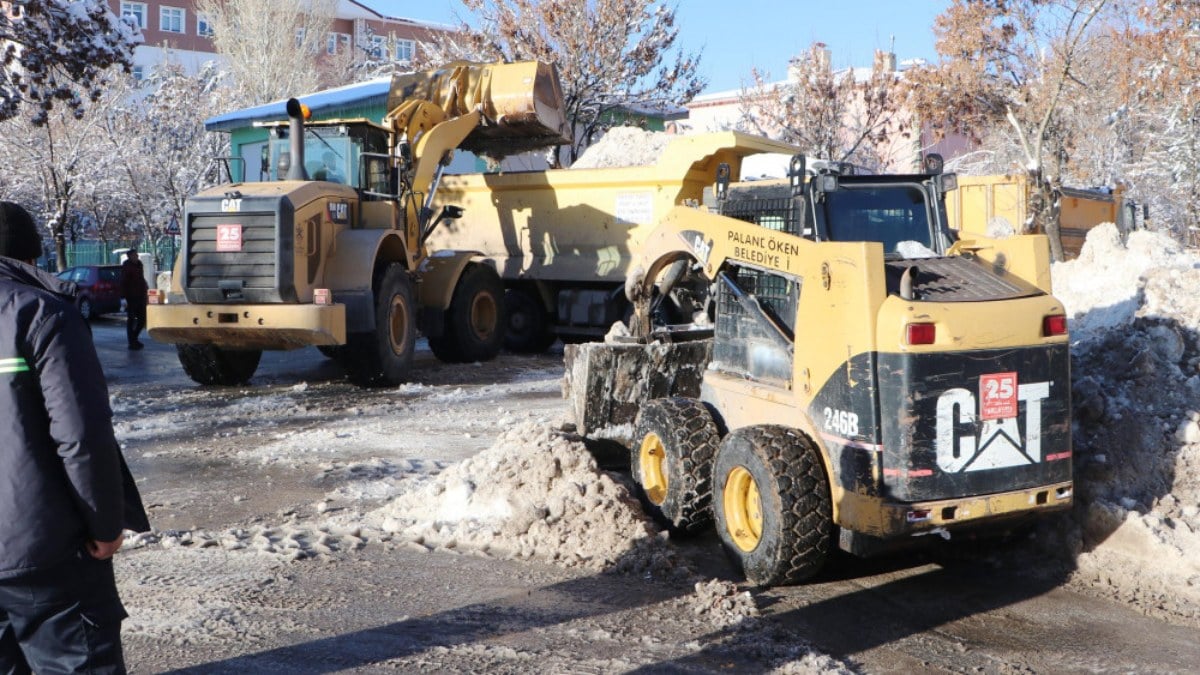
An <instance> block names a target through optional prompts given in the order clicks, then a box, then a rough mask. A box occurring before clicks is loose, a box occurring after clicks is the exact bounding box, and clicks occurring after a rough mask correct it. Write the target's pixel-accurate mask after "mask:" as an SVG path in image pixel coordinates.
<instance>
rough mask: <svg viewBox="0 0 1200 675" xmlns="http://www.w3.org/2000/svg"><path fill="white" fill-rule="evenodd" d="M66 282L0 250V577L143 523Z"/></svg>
mask: <svg viewBox="0 0 1200 675" xmlns="http://www.w3.org/2000/svg"><path fill="white" fill-rule="evenodd" d="M73 291H74V288H73V284H68V283H65V282H63V281H61V280H59V279H58V278H57V277H54V276H52V275H49V274H46V273H44V272H41V271H39V270H37V269H36V268H34V267H31V266H29V265H25V264H23V263H20V262H17V261H15V260H12V259H11V258H3V257H0V578H9V577H14V576H17V575H20V574H23V573H26V572H30V571H33V570H36V569H39V568H43V567H48V566H51V565H54V564H56V563H60V562H62V561H64V560H66V559H67V558H68V557H70V556H72V555H75V553H76V552H78V551H79V550H80V548H81V547H82V546H83V545H84V543H85V542H86V541H87V540H89V539H92V540H96V541H112V540H113V539H116V538H117V536H118V535H120V533H121V530H122V529H132V530H138V531H145V530H148V529H150V526H149V523H148V522H147V519H146V512H145V510H144V509H143V507H142V503H141V498H140V497H139V496H138V493H137V487H136V486H135V485H134V483H133V478H132V476H131V475H130V474H129V469H128V467H126V466H125V460H124V458H123V457H122V456H121V449H120V446H119V445H118V444H117V440H116V437H115V436H114V434H113V427H112V409H111V408H110V407H109V403H108V385H107V384H106V383H105V380H104V372H103V371H102V370H101V368H100V360H99V358H97V356H96V347H95V345H94V344H92V337H91V332H90V330H89V329H88V326H87V324H86V323H85V322H84V320H83V317H82V316H80V314H79V311H78V310H76V309H75V306H74V304H73V303H72V302H71V298H70V296H71V295H72V293H73Z"/></svg>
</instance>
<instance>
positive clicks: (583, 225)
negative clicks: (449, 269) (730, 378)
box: [430, 131, 797, 352]
mask: <svg viewBox="0 0 1200 675" xmlns="http://www.w3.org/2000/svg"><path fill="white" fill-rule="evenodd" d="M796 152H797V148H796V147H795V146H793V145H789V144H786V143H782V142H779V141H774V140H771V139H767V138H763V137H759V136H754V135H750V134H745V133H739V132H733V131H729V132H715V133H707V134H696V135H688V136H678V137H675V138H674V139H672V140H671V141H670V142H669V143H668V144H667V145H666V147H665V148H664V149H663V151H662V152H661V154H659V156H658V158H657V161H655V162H654V163H653V164H650V165H646V166H627V167H618V168H599V169H552V170H545V171H514V172H500V173H472V174H461V175H447V176H445V177H444V179H443V180H442V182H441V183H440V185H439V189H438V193H437V195H436V197H435V204H454V205H460V206H462V207H463V208H464V210H465V212H466V215H465V216H464V217H463V218H462V219H461V220H458V221H456V222H453V223H449V224H447V225H446V226H444V227H441V228H439V230H438V231H437V232H435V233H434V234H433V236H432V237H431V239H430V241H431V242H432V245H433V246H436V247H440V248H446V249H459V248H464V249H469V250H476V251H479V252H480V254H481V255H482V256H483V258H484V259H485V260H487V261H489V262H490V263H491V264H493V265H494V266H495V267H496V269H497V271H498V272H499V273H500V277H501V279H502V280H503V282H504V287H505V305H506V311H507V316H508V326H507V329H506V331H505V346H506V347H507V348H508V349H509V350H510V351H515V352H540V351H544V350H545V349H546V348H548V347H549V346H550V345H551V344H552V343H553V342H554V341H555V340H556V339H558V338H562V340H563V341H564V342H583V341H588V340H599V339H602V338H603V337H604V334H605V333H606V332H607V331H608V330H609V328H610V327H611V326H612V325H613V324H614V322H616V321H620V320H622V319H624V318H625V316H626V314H628V312H629V311H630V308H631V305H630V304H629V302H628V300H627V299H626V297H625V292H624V284H625V280H626V279H627V278H628V276H629V271H630V263H631V261H632V260H633V259H634V256H635V255H636V253H637V251H638V250H640V248H641V246H642V244H643V242H644V241H645V238H646V236H647V235H648V234H649V232H650V231H651V230H652V229H653V228H654V227H655V225H656V224H657V223H658V222H659V221H660V220H661V219H662V218H664V217H665V216H666V215H667V214H668V213H669V212H670V211H671V210H672V209H674V208H675V207H677V206H680V205H685V204H690V205H700V206H702V205H703V204H704V203H705V202H706V201H711V199H712V184H713V181H712V176H713V175H714V172H715V171H716V168H717V167H718V166H722V165H723V166H726V167H727V168H728V170H729V171H730V172H731V176H732V179H733V180H737V179H738V177H739V176H740V175H741V173H740V172H741V167H742V164H743V162H744V161H746V160H747V159H748V158H751V157H758V156H762V155H765V154H782V155H785V156H786V157H791V156H792V155H794V154H795V153H796ZM686 288H687V284H686V283H680V284H678V285H677V286H676V292H675V294H674V296H675V297H674V300H676V301H678V302H676V303H674V305H672V306H671V308H672V309H673V311H675V313H676V314H677V315H678V316H673V317H666V318H664V321H667V322H670V321H675V322H680V323H682V322H685V320H686V319H687V318H688V317H687V314H689V313H690V311H691V310H692V309H694V308H693V307H691V305H692V304H694V303H691V302H689V301H688V300H687V299H686V298H684V297H683V295H684V293H685V289H686ZM663 309H664V310H666V309H667V306H664V307H663Z"/></svg>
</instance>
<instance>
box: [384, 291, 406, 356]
mask: <svg viewBox="0 0 1200 675" xmlns="http://www.w3.org/2000/svg"><path fill="white" fill-rule="evenodd" d="M388 341H389V342H391V345H392V352H394V353H396V354H403V353H404V352H405V351H406V350H407V349H408V305H407V304H405V302H404V298H403V297H401V296H399V295H394V296H392V311H390V312H388Z"/></svg>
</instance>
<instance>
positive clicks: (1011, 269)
mask: <svg viewBox="0 0 1200 675" xmlns="http://www.w3.org/2000/svg"><path fill="white" fill-rule="evenodd" d="M806 173H807V172H806V171H805V170H804V160H803V159H802V158H799V157H798V158H796V159H794V160H793V167H792V177H791V179H790V182H789V184H788V185H787V186H785V187H784V194H785V195H786V196H785V198H783V199H762V198H755V199H753V200H748V201H747V200H739V199H737V189H736V186H734V188H733V189H731V188H730V186H729V185H728V184H723V183H722V182H721V181H720V180H719V179H717V180H716V188H715V194H716V199H715V202H716V203H715V205H714V208H709V209H706V208H703V207H696V208H688V207H679V208H677V209H675V210H674V211H673V212H672V213H671V214H670V215H669V216H668V217H667V218H666V219H664V220H663V221H662V222H661V223H660V225H659V227H658V228H657V230H656V231H655V232H654V233H653V234H652V235H650V236H649V237H648V238H647V240H646V242H645V244H644V246H643V247H642V249H641V251H640V262H639V263H638V264H637V265H635V266H634V269H635V272H634V274H633V276H632V277H631V279H630V281H629V283H628V284H627V285H626V290H627V294H628V295H629V297H630V299H631V300H632V301H633V302H634V305H635V314H634V318H633V320H632V321H631V324H632V325H631V330H632V332H633V333H634V335H635V337H640V338H641V339H640V344H613V343H609V344H593V345H579V346H572V347H570V348H569V349H568V353H567V361H568V383H567V388H568V391H569V395H570V396H572V397H573V398H574V399H575V400H574V403H575V408H576V416H577V418H578V419H579V421H580V427H581V429H580V430H581V432H583V433H585V434H586V433H589V432H591V431H595V430H596V429H597V428H599V427H603V426H609V427H611V428H619V425H620V424H622V423H628V422H630V421H632V422H633V426H632V429H633V431H632V437H631V438H630V446H631V462H632V469H633V475H634V478H635V480H636V482H637V483H638V484H639V486H640V489H641V491H642V496H643V501H644V503H645V504H647V505H648V507H649V508H650V510H651V511H652V512H653V513H654V514H655V515H656V516H658V517H659V518H660V519H661V520H662V521H664V522H665V523H666V524H667V525H668V526H669V527H670V528H671V529H672V530H673V531H676V532H681V531H695V530H699V529H702V528H704V527H706V526H708V525H709V524H710V523H711V522H713V521H714V520H715V523H716V527H717V531H718V533H719V536H720V538H721V540H722V542H723V543H724V546H725V548H726V549H727V550H728V551H729V552H730V553H731V554H732V556H733V558H734V559H735V560H736V562H738V563H739V564H740V566H741V567H742V569H743V570H744V572H745V575H746V577H747V578H748V579H749V580H750V581H751V582H754V583H756V584H759V585H775V584H785V583H795V582H799V581H802V580H804V579H806V578H808V577H810V576H811V575H813V574H815V573H816V572H817V570H819V569H820V568H821V567H822V565H823V564H824V563H825V561H826V558H827V556H828V555H829V553H830V552H831V550H832V548H833V546H835V545H838V544H840V545H841V547H842V548H844V549H846V550H848V551H851V552H854V553H861V554H866V553H871V552H875V551H879V550H882V549H888V548H891V547H892V546H893V545H894V544H897V543H900V542H906V541H912V540H913V538H915V537H920V536H922V535H940V536H941V537H947V538H948V537H950V536H951V535H953V534H956V533H958V532H963V531H971V530H975V531H978V530H981V529H983V530H987V529H989V528H991V529H996V528H1006V526H1008V525H1012V524H1014V523H1017V522H1019V521H1021V520H1024V519H1028V518H1030V517H1032V516H1034V515H1036V514H1040V513H1044V512H1048V511H1051V510H1057V509H1063V508H1066V507H1067V506H1069V505H1070V503H1071V499H1072V480H1071V436H1070V372H1069V353H1068V340H1067V330H1066V319H1065V315H1064V310H1063V305H1062V303H1060V302H1059V301H1058V300H1056V299H1055V298H1054V297H1053V296H1052V295H1051V294H1050V274H1049V261H1050V258H1049V247H1048V244H1047V241H1046V238H1045V237H1044V236H1041V235H1029V236H1014V237H1010V238H1007V239H1002V240H993V239H975V240H971V241H967V240H957V241H955V237H954V236H953V234H952V233H951V232H950V231H949V230H948V229H946V227H945V210H944V203H943V195H944V192H945V191H946V190H948V189H953V187H954V182H955V177H954V176H953V174H942V173H941V172H940V162H938V161H936V159H935V161H934V162H933V167H932V170H930V171H929V172H928V173H925V174H920V175H906V176H864V175H846V174H842V173H839V172H837V171H833V170H825V171H822V172H819V173H816V174H815V175H811V176H809V177H807V178H806ZM718 174H724V175H728V168H727V167H724V168H720V169H718ZM757 192H758V193H760V194H761V192H762V191H761V189H759V190H757ZM689 274H690V275H693V276H700V277H702V278H703V279H705V280H707V281H708V282H709V283H711V286H712V290H711V296H712V299H711V301H710V303H711V304H710V309H709V313H708V318H709V320H710V321H711V324H710V325H709V328H711V335H712V337H711V338H708V339H707V341H700V342H690V343H689V342H676V343H667V344H661V343H662V342H663V340H662V339H661V338H663V337H664V336H667V337H669V336H670V331H669V330H663V329H654V328H653V326H654V325H655V322H654V321H651V320H650V318H651V317H652V316H653V315H654V314H655V313H656V312H657V311H658V310H659V309H660V306H661V304H663V303H666V302H668V301H669V298H670V295H671V291H670V288H669V286H670V285H671V283H672V280H673V279H679V278H682V277H685V276H688V275H689ZM702 320H703V319H702ZM690 328H692V329H693V330H691V331H688V333H689V334H692V335H694V334H695V333H696V331H695V330H694V328H695V326H694V325H693V326H690ZM655 335H657V336H658V337H659V338H660V339H659V340H658V342H659V343H660V344H645V343H646V342H653V340H651V339H650V338H652V337H653V336H655ZM709 341H710V342H711V347H710V346H709ZM698 345H699V346H698ZM648 354H649V356H648ZM681 360H690V361H692V362H693V363H691V364H687V363H680V361H681ZM689 365H691V366H693V367H692V368H691V370H690V371H689V370H688V367H687V366H689ZM638 369H642V370H647V371H655V372H636V371H638ZM685 372H690V373H691V374H692V381H691V382H690V383H685V384H680V383H679V382H678V381H676V382H668V383H667V386H665V387H660V388H659V389H658V391H657V393H658V394H659V396H661V397H660V398H657V399H653V400H641V401H637V405H636V406H624V407H622V405H621V401H622V400H625V401H630V400H633V399H632V398H630V392H631V391H633V392H635V393H636V392H640V393H641V395H643V396H644V395H645V394H646V391H647V388H650V389H653V388H654V387H655V386H657V385H655V382H656V381H660V380H662V379H663V378H664V377H667V378H668V379H670V378H671V377H674V376H675V374H682V373H685ZM664 373H667V375H664ZM676 379H687V378H685V377H683V376H682V375H680V376H679V377H678V378H676ZM681 394H682V395H681ZM623 397H624V398H623ZM634 398H636V397H634ZM634 412H636V419H633V420H631V419H630V416H631V415H632V414H633V413H634ZM622 415H623V416H624V419H621V417H622ZM625 429H629V427H628V426H626V427H625Z"/></svg>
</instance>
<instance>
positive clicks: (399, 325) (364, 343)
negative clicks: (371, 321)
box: [341, 263, 417, 387]
mask: <svg viewBox="0 0 1200 675" xmlns="http://www.w3.org/2000/svg"><path fill="white" fill-rule="evenodd" d="M416 348H417V313H416V303H415V302H414V301H413V288H412V279H410V278H409V276H408V270H406V269H404V266H403V265H401V264H399V263H392V264H390V265H388V266H387V268H386V269H385V270H384V272H383V276H382V278H381V279H380V282H379V290H378V291H376V293H375V330H374V331H373V332H371V333H352V334H350V335H348V336H346V346H345V348H344V349H343V350H341V351H342V354H343V359H342V361H343V365H344V366H345V368H346V374H347V376H348V377H349V378H350V381H351V382H353V383H354V384H356V385H358V386H360V387H381V386H395V385H397V384H400V383H401V382H403V381H405V380H406V379H407V378H408V374H409V371H410V370H412V362H413V354H414V353H415V352H416Z"/></svg>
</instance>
